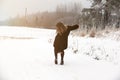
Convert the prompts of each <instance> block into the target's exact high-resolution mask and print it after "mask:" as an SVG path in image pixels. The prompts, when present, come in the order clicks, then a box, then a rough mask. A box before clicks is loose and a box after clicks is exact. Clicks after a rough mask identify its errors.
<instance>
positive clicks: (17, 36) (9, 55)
mask: <svg viewBox="0 0 120 80" xmlns="http://www.w3.org/2000/svg"><path fill="white" fill-rule="evenodd" d="M116 33H118V34H116ZM113 35H114V36H117V35H120V32H119V31H118V32H115V34H114V33H112V34H111V33H109V34H107V35H106V34H105V37H101V38H89V37H78V36H72V35H70V36H69V46H68V49H67V50H65V64H64V65H59V64H58V65H55V64H54V52H53V46H52V44H53V40H54V37H55V30H49V29H38V28H26V27H7V26H3V27H0V80H120V54H119V53H120V41H119V40H118V39H117V40H116V39H115V40H114V38H113V37H112V36H113ZM75 53H76V54H75ZM59 62H60V57H59Z"/></svg>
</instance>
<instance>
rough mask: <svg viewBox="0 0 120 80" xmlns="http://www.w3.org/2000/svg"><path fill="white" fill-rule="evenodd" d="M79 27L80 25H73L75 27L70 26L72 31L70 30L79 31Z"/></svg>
mask: <svg viewBox="0 0 120 80" xmlns="http://www.w3.org/2000/svg"><path fill="white" fill-rule="evenodd" d="M78 27H79V25H77V24H76V25H73V26H68V28H69V29H70V30H75V29H77V28H78Z"/></svg>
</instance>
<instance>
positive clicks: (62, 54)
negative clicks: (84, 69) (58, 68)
mask: <svg viewBox="0 0 120 80" xmlns="http://www.w3.org/2000/svg"><path fill="white" fill-rule="evenodd" d="M58 53H59V52H58V51H56V50H54V55H55V60H57V58H58V57H57V54H58ZM60 53H61V61H64V50H63V51H60Z"/></svg>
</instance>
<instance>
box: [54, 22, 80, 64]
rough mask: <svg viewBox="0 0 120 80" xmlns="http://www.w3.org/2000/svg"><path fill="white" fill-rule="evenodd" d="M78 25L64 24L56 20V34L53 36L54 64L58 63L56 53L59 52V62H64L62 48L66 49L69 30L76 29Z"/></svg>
mask: <svg viewBox="0 0 120 80" xmlns="http://www.w3.org/2000/svg"><path fill="white" fill-rule="evenodd" d="M78 27H79V26H78V25H77V24H76V25H73V26H65V25H64V24H63V23H62V22H58V23H57V24H56V32H57V35H56V36H55V40H54V43H53V46H54V55H55V64H58V61H57V59H58V57H57V54H58V53H61V62H60V64H61V65H63V64H64V50H65V49H67V46H68V35H69V33H70V31H72V30H75V29H77V28H78Z"/></svg>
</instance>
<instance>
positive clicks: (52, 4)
mask: <svg viewBox="0 0 120 80" xmlns="http://www.w3.org/2000/svg"><path fill="white" fill-rule="evenodd" d="M69 2H80V3H81V4H82V5H83V7H89V6H90V3H89V1H88V0H0V20H5V19H7V18H9V17H14V16H16V15H18V14H19V15H23V14H24V12H25V8H27V9H28V13H35V12H38V11H40V12H42V11H54V10H55V9H56V6H57V5H58V4H61V3H64V4H65V3H69Z"/></svg>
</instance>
